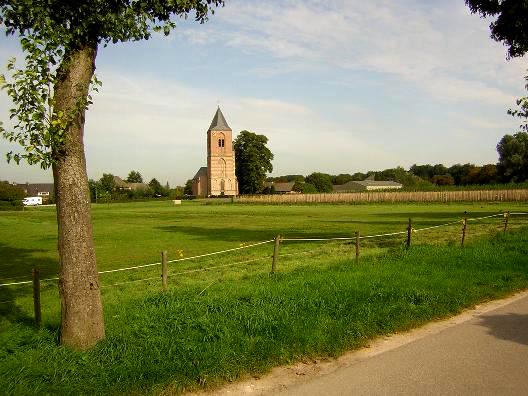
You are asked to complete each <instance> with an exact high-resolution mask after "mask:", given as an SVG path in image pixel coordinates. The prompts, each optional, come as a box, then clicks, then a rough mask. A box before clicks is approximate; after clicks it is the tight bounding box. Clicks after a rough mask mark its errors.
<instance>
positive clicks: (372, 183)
mask: <svg viewBox="0 0 528 396" xmlns="http://www.w3.org/2000/svg"><path fill="white" fill-rule="evenodd" d="M356 183H358V184H361V185H362V186H365V187H368V186H380V187H391V186H394V187H396V186H401V184H400V183H396V182H394V181H390V180H369V179H365V180H363V181H358V182H356Z"/></svg>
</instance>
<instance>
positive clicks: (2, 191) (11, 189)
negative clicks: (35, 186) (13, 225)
mask: <svg viewBox="0 0 528 396" xmlns="http://www.w3.org/2000/svg"><path fill="white" fill-rule="evenodd" d="M25 196H26V193H25V192H24V190H22V189H21V188H20V187H17V186H14V185H12V184H9V183H7V182H0V201H5V202H10V203H13V202H16V201H20V200H22V199H24V197H25Z"/></svg>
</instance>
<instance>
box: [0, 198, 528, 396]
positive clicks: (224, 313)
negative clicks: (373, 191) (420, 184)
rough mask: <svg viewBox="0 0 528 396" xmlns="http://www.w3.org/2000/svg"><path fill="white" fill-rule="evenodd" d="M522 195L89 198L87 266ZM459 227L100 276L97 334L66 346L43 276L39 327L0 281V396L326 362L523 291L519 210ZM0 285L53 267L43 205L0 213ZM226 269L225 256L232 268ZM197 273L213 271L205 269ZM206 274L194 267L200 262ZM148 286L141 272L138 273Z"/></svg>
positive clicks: (429, 219)
mask: <svg viewBox="0 0 528 396" xmlns="http://www.w3.org/2000/svg"><path fill="white" fill-rule="evenodd" d="M506 210H510V211H516V212H527V211H528V204H519V203H517V204H510V203H497V204H429V205H424V204H397V205H390V204H383V205H381V204H380V205H317V206H315V205H313V206H260V205H239V204H235V205H232V204H222V205H215V204H208V205H206V204H203V203H199V202H184V203H183V205H182V206H173V205H171V203H170V202H156V203H140V204H113V205H96V206H94V207H93V218H94V235H95V244H96V248H97V256H98V265H99V270H102V271H106V270H112V269H118V268H124V267H129V266H135V265H141V264H147V263H153V262H156V261H158V260H159V252H160V251H161V250H168V252H169V259H176V258H182V256H183V258H188V257H190V256H193V255H200V254H204V253H209V252H213V251H217V250H222V249H230V248H237V247H241V244H242V245H243V244H248V243H253V242H259V241H266V240H269V239H272V238H273V237H274V236H275V235H277V234H281V235H284V236H286V237H288V238H295V237H300V238H306V237H309V238H314V237H315V238H328V237H349V236H352V235H353V234H354V232H355V231H360V232H361V235H374V234H379V233H390V232H397V231H404V230H405V227H406V225H407V221H408V218H409V217H411V218H412V219H413V227H414V228H417V229H419V228H423V227H429V226H433V225H439V224H444V223H448V222H452V221H456V220H460V219H461V218H462V217H465V216H467V217H483V216H487V215H491V214H496V213H498V212H500V211H506ZM502 224H503V223H502V218H491V219H482V220H478V221H470V222H469V225H468V234H467V246H466V247H465V248H464V249H461V248H460V247H459V244H460V229H461V223H457V224H454V225H451V226H446V227H441V228H437V229H432V230H428V231H423V232H417V233H413V247H412V248H411V249H410V250H409V251H406V250H405V249H404V248H403V245H404V240H405V235H395V236H392V237H384V238H379V239H364V240H362V241H361V244H362V255H361V259H360V262H359V265H356V264H355V261H354V247H353V245H351V244H350V242H348V241H334V242H284V243H283V244H282V247H281V256H280V259H279V263H278V273H276V274H275V275H273V276H270V274H269V272H270V268H271V257H270V256H271V254H272V252H273V244H271V243H269V244H264V245H260V246H258V247H254V248H250V249H243V250H237V251H234V252H229V253H225V254H220V255H215V256H208V257H204V258H200V259H197V260H189V261H180V262H175V263H172V264H170V278H169V286H170V289H169V291H168V292H166V293H163V292H162V291H161V282H160V280H159V274H160V268H159V266H152V267H146V268H141V269H137V270H133V271H126V272H115V273H107V274H102V275H101V284H102V291H103V299H104V305H105V320H106V330H107V338H106V340H105V341H103V342H102V343H101V344H99V345H98V346H97V347H96V348H95V349H93V350H91V351H89V352H86V353H76V352H71V351H69V350H66V349H64V348H59V347H57V346H56V340H57V336H58V331H57V329H58V325H59V317H60V315H59V302H58V296H57V288H56V284H55V282H47V283H43V286H42V287H43V291H42V301H43V329H41V330H40V331H35V330H33V328H32V311H31V309H32V301H31V296H30V293H31V286H30V285H20V286H9V287H3V288H0V302H2V303H0V345H1V346H0V362H1V363H0V368H1V370H0V386H1V387H2V389H3V390H4V391H5V392H6V393H8V394H21V393H23V394H57V393H60V394H84V393H90V394H108V393H134V392H137V393H143V392H147V393H158V392H161V391H167V390H170V391H174V392H180V391H182V390H185V389H195V388H198V387H203V386H210V385H215V384H218V383H222V382H224V381H230V380H233V379H236V378H240V377H241V376H244V375H247V374H251V373H252V374H255V373H262V372H265V371H266V370H267V369H269V368H270V367H272V366H274V365H277V364H283V363H288V362H291V361H294V360H297V359H300V358H303V357H316V356H317V357H321V356H336V355H338V354H339V353H340V352H342V351H343V350H346V349H350V348H354V347H357V346H360V345H363V344H364V343H365V342H367V341H368V339H370V338H372V337H374V336H376V335H380V334H386V333H391V332H394V331H399V330H403V329H407V328H410V327H413V326H416V325H419V324H421V323H424V322H426V321H428V320H431V319H435V318H440V317H445V316H446V315H450V314H453V313H456V312H458V311H460V310H461V309H462V308H464V307H468V306H471V305H472V304H475V303H477V302H479V301H482V300H486V299H491V298H496V297H499V296H503V295H506V294H508V293H511V292H512V291H514V290H518V289H522V288H526V287H527V285H528V259H527V257H528V256H527V255H526V254H527V253H528V251H527V250H528V248H527V247H528V243H527V242H528V229H527V228H526V227H525V226H526V225H527V224H528V216H513V217H512V218H511V219H510V223H509V230H510V232H509V233H507V234H506V235H503V234H502V233H501V232H500V230H501V229H502V227H503V225H502ZM0 235H2V237H1V239H0V257H2V261H1V264H0V283H7V282H13V281H19V280H25V279H27V278H28V274H29V273H30V271H31V268H32V267H33V266H38V267H39V268H41V270H42V272H43V275H44V277H48V276H51V277H52V276H55V275H56V273H57V255H56V253H55V248H56V224H55V212H54V208H36V209H32V210H28V211H25V212H0ZM237 263H238V264H237ZM212 267H216V268H214V269H211V268H212ZM208 268H209V269H210V270H208V271H202V270H205V269H208ZM145 279H147V280H145Z"/></svg>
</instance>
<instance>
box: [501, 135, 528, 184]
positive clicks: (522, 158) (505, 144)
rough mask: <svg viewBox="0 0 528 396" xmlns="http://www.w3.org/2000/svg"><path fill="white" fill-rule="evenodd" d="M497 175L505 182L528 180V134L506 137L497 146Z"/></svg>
mask: <svg viewBox="0 0 528 396" xmlns="http://www.w3.org/2000/svg"><path fill="white" fill-rule="evenodd" d="M497 152H498V153H499V162H498V164H497V174H498V176H499V177H500V178H501V180H502V181H504V182H515V183H519V182H523V181H525V180H528V132H518V133H516V134H514V135H513V136H512V135H504V136H503V138H502V139H501V140H500V141H499V144H498V145H497Z"/></svg>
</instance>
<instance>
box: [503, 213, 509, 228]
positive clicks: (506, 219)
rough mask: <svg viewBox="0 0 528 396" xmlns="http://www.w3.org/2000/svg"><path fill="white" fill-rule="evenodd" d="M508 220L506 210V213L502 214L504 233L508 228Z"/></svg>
mask: <svg viewBox="0 0 528 396" xmlns="http://www.w3.org/2000/svg"><path fill="white" fill-rule="evenodd" d="M509 219H510V211H509V210H508V211H507V212H506V213H504V232H506V229H507V228H508V220H509Z"/></svg>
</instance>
